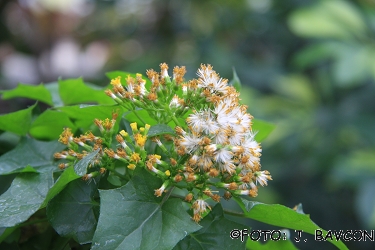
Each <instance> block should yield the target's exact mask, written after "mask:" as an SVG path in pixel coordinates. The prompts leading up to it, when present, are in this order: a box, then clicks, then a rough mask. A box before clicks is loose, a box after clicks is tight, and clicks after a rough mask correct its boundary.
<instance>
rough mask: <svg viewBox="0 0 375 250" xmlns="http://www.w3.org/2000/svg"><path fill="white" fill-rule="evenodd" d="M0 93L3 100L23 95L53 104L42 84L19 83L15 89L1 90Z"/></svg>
mask: <svg viewBox="0 0 375 250" xmlns="http://www.w3.org/2000/svg"><path fill="white" fill-rule="evenodd" d="M0 93H2V94H3V96H2V99H3V100H8V99H11V98H15V97H25V98H29V99H32V100H37V101H41V102H44V103H46V104H48V105H51V106H52V104H53V102H52V96H51V94H50V92H49V91H48V90H47V89H46V88H45V86H44V85H43V84H39V85H37V86H35V85H29V84H22V83H19V84H18V86H17V87H16V88H15V89H11V90H2V91H0Z"/></svg>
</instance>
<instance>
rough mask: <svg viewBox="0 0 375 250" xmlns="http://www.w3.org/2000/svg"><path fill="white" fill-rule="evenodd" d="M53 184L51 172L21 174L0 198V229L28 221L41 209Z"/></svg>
mask: <svg viewBox="0 0 375 250" xmlns="http://www.w3.org/2000/svg"><path fill="white" fill-rule="evenodd" d="M52 184H53V177H52V173H51V172H49V173H48V172H46V173H40V174H37V173H22V174H19V175H18V176H17V177H16V178H15V179H14V180H13V182H12V185H11V186H10V187H9V189H8V190H7V191H6V192H5V193H3V194H2V195H1V196H0V227H12V226H15V225H17V224H19V223H22V222H24V221H26V220H27V219H28V218H29V217H30V216H31V215H32V214H34V213H35V212H36V211H37V210H38V209H39V208H40V205H41V204H42V202H43V201H44V199H45V197H46V195H47V192H48V190H49V188H50V187H51V186H52Z"/></svg>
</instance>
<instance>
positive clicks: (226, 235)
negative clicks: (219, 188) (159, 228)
mask: <svg viewBox="0 0 375 250" xmlns="http://www.w3.org/2000/svg"><path fill="white" fill-rule="evenodd" d="M200 224H201V225H202V226H203V228H202V229H201V230H199V231H197V232H195V233H192V234H190V235H188V236H187V237H185V238H184V239H183V240H182V241H180V242H179V243H178V245H177V246H176V247H175V248H174V249H175V250H178V249H181V250H182V249H194V250H199V249H202V250H203V249H205V250H208V249H212V250H214V249H215V250H216V249H223V250H227V249H245V245H246V241H241V239H231V238H230V235H231V231H232V230H234V229H239V230H243V229H247V230H248V231H250V228H249V227H248V226H245V225H242V224H239V223H237V222H234V221H231V220H228V219H227V218H225V217H224V212H223V208H222V207H221V205H220V204H217V205H216V206H215V207H214V208H213V209H212V211H211V212H210V213H209V214H208V215H206V216H205V217H204V219H203V220H202V221H201V222H200ZM245 239H246V237H245Z"/></svg>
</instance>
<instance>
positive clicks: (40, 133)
mask: <svg viewBox="0 0 375 250" xmlns="http://www.w3.org/2000/svg"><path fill="white" fill-rule="evenodd" d="M65 127H69V128H71V129H72V130H73V131H74V124H73V123H72V121H70V119H69V116H68V115H67V114H65V113H63V112H59V111H54V110H46V111H44V112H43V113H42V114H41V115H40V116H38V117H37V118H36V119H35V120H34V121H33V123H32V125H31V128H30V135H31V136H33V137H34V138H37V139H45V140H57V139H58V138H59V135H60V134H61V132H62V131H63V129H64V128H65Z"/></svg>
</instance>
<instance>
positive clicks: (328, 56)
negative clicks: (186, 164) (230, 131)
mask: <svg viewBox="0 0 375 250" xmlns="http://www.w3.org/2000/svg"><path fill="white" fill-rule="evenodd" d="M161 62H167V63H168V64H169V65H170V66H171V67H173V66H174V65H185V66H186V67H187V70H188V73H187V76H186V78H187V79H189V78H193V77H195V72H196V70H197V68H198V67H199V65H200V64H201V63H209V64H212V65H213V66H214V69H215V70H216V71H217V72H219V73H220V75H221V76H222V77H225V78H229V79H231V78H232V76H233V68H235V70H236V72H237V74H238V76H239V78H240V79H241V82H242V85H243V86H242V90H241V98H242V99H243V102H244V103H246V104H248V105H249V112H250V113H251V114H252V115H253V116H254V117H256V118H258V119H263V120H266V121H268V122H271V123H274V124H275V125H276V128H275V130H274V131H273V132H272V134H271V135H270V136H269V137H268V138H267V139H266V140H265V141H264V142H263V143H262V146H263V156H262V166H263V169H267V170H269V171H270V172H271V174H272V176H273V179H274V180H273V181H271V182H270V183H269V186H268V187H267V188H263V189H261V191H260V192H259V196H258V197H257V200H258V201H261V202H266V203H279V204H283V205H285V206H288V207H294V206H295V205H297V204H299V203H302V204H303V208H304V211H305V213H308V214H310V215H311V218H312V220H313V221H314V222H316V223H317V224H318V225H319V226H321V227H323V228H324V229H330V230H339V229H343V230H350V229H367V230H371V229H372V230H373V229H375V195H374V194H375V1H374V0H326V1H316V0H284V1H277V0H190V1H187V0H1V1H0V89H11V88H14V87H15V86H16V85H17V83H19V82H22V83H27V84H39V83H41V82H44V83H48V82H53V81H56V79H58V78H59V77H61V78H64V79H66V78H75V77H83V78H84V80H85V81H87V82H92V83H95V84H98V85H99V86H105V85H107V84H108V79H106V78H105V75H104V73H105V72H108V71H113V70H123V71H129V72H139V73H145V71H146V69H149V68H154V69H156V70H157V69H158V65H159V64H160V63H161ZM29 104H30V103H29V102H28V101H27V100H23V99H16V100H15V99H13V100H7V101H4V100H0V114H4V113H8V112H11V111H16V110H18V109H23V108H26V107H27V105H29ZM251 223H252V224H251V226H253V228H255V229H256V228H262V229H270V227H269V226H268V225H264V224H263V225H262V224H260V223H257V222H251ZM346 244H347V246H348V247H349V248H350V249H374V246H375V243H374V242H368V241H367V242H346ZM296 246H297V247H298V248H300V249H317V248H316V247H319V248H320V249H323V248H324V249H334V247H333V246H331V245H330V244H329V243H326V244H318V245H316V243H315V242H314V240H313V238H308V242H307V243H296ZM322 247H323V248H322Z"/></svg>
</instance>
